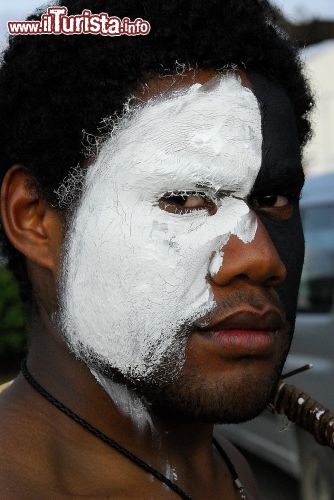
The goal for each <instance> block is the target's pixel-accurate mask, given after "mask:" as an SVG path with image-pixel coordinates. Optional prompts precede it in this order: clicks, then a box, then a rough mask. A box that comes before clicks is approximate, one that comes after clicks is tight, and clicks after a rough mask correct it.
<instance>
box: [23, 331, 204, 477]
mask: <svg viewBox="0 0 334 500" xmlns="http://www.w3.org/2000/svg"><path fill="white" fill-rule="evenodd" d="M45 326H46V325H45V323H44V325H43V324H42V323H40V324H35V325H34V330H35V331H34V335H33V336H32V341H31V346H30V351H29V355H28V362H27V363H28V368H29V370H30V371H31V373H32V375H33V376H34V377H35V378H36V379H37V381H38V382H39V383H40V384H41V385H42V386H43V387H44V388H45V389H46V390H47V391H49V392H50V393H51V394H52V395H53V396H54V397H55V398H57V399H58V400H59V401H61V402H62V403H63V404H64V405H66V406H68V407H69V408H70V409H71V410H72V411H73V412H75V413H76V414H78V415H79V416H80V417H81V418H83V419H85V420H86V421H88V422H89V423H90V424H92V425H93V426H95V427H97V428H98V429H99V430H100V431H102V432H103V433H105V434H106V435H108V436H109V437H111V438H112V439H114V440H115V441H117V442H119V444H121V445H122V446H124V447H125V448H128V449H129V450H130V451H132V452H133V453H135V454H137V455H138V456H140V457H141V458H142V459H143V460H145V461H147V462H148V463H150V464H152V465H153V466H155V467H157V468H158V469H159V470H161V471H163V472H164V473H166V474H167V473H168V474H169V476H170V479H172V480H173V477H172V476H173V473H172V471H173V470H176V471H177V472H176V473H177V474H178V473H179V472H180V471H184V473H185V474H186V470H185V469H187V468H189V469H191V470H192V472H194V470H197V469H198V470H200V469H201V468H202V470H203V465H204V464H205V465H206V467H205V468H204V470H205V469H206V470H207V469H210V468H212V467H213V460H214V456H213V451H212V445H211V442H212V425H207V424H201V423H198V422H193V421H190V420H184V419H183V420H180V419H178V418H177V417H175V415H173V416H171V415H169V414H168V413H165V414H163V415H162V414H160V413H159V415H157V414H155V413H154V412H153V411H152V409H151V408H149V407H148V405H146V404H145V403H143V402H142V400H141V399H140V398H139V397H138V396H137V395H136V394H135V393H134V392H133V391H131V390H129V389H128V388H127V387H126V386H124V385H122V384H117V383H115V382H112V381H111V380H110V379H106V378H104V377H102V376H101V375H99V374H98V372H96V371H90V370H89V369H88V367H87V366H86V365H85V364H83V363H82V362H80V361H78V360H77V359H76V358H75V357H74V355H73V354H72V353H70V352H69V350H68V348H67V346H66V344H65V342H64V341H63V339H62V338H61V336H60V335H59V334H57V332H56V331H55V330H54V328H53V327H52V326H51V325H50V324H49V323H48V324H47V333H46V334H45ZM45 404H49V403H47V402H45ZM73 425H75V424H73ZM194 436H196V439H194ZM92 439H96V438H95V437H94V436H92ZM169 469H170V470H169Z"/></svg>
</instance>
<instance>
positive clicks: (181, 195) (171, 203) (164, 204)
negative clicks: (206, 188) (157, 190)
mask: <svg viewBox="0 0 334 500" xmlns="http://www.w3.org/2000/svg"><path fill="white" fill-rule="evenodd" d="M159 207H160V208H161V209H162V210H165V211H166V212H169V213H172V214H179V215H183V214H188V213H191V212H195V211H198V210H206V211H207V212H208V213H209V215H214V214H215V213H216V212H217V205H216V203H215V202H214V201H213V200H211V199H210V198H209V197H208V196H207V195H206V194H205V193H198V192H186V191H185V192H177V193H166V194H165V195H164V196H163V197H162V198H160V200H159Z"/></svg>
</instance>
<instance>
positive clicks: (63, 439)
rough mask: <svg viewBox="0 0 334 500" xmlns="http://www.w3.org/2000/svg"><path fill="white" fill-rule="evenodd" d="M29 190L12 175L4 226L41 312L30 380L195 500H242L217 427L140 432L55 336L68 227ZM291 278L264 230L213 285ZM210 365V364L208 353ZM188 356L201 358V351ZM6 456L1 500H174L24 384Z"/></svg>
mask: <svg viewBox="0 0 334 500" xmlns="http://www.w3.org/2000/svg"><path fill="white" fill-rule="evenodd" d="M214 75H215V73H214V72H211V71H204V70H202V71H197V73H196V75H194V74H193V73H192V72H189V73H187V74H185V75H183V76H177V77H175V79H174V80H175V81H174V83H172V80H171V79H163V81H161V80H159V79H156V78H155V79H154V78H153V79H150V80H149V84H148V87H147V88H146V90H145V91H144V92H143V93H138V96H140V97H141V98H142V99H147V98H148V97H150V96H152V95H155V94H156V93H158V92H161V91H164V90H167V89H168V88H170V86H171V85H173V86H174V87H177V86H180V85H190V84H191V83H193V81H196V82H200V83H205V82H206V81H208V80H210V78H212V76H214ZM241 76H242V81H243V85H245V86H249V82H248V80H247V78H246V76H245V75H244V74H242V75H241ZM29 181H31V178H30V176H29V172H28V171H27V170H26V169H25V168H24V166H22V165H14V166H13V167H12V168H11V169H10V170H9V171H8V172H7V174H6V176H5V178H4V181H3V184H2V190H1V216H2V223H3V226H4V229H5V231H6V233H7V236H8V238H9V239H10V241H11V243H12V245H13V246H14V247H15V248H17V249H18V250H19V251H20V252H21V253H22V254H23V255H24V256H25V258H26V261H27V266H28V271H29V276H30V279H31V282H32V284H33V288H34V292H35V296H36V300H37V303H38V311H39V313H38V317H36V318H35V320H34V322H33V323H32V329H33V335H32V336H31V344H30V349H29V355H28V366H29V369H30V371H31V372H32V374H33V375H34V377H35V378H36V379H37V380H38V381H39V382H40V384H41V385H43V386H44V387H45V388H47V390H48V391H49V392H51V394H53V395H54V396H55V397H56V398H57V399H59V400H60V401H62V402H63V403H64V404H65V405H67V406H68V407H70V408H71V409H72V410H73V411H74V412H76V413H77V414H78V415H80V416H81V417H82V418H84V419H85V420H87V421H88V422H90V423H91V424H92V425H94V426H95V427H97V428H98V429H100V430H101V431H102V432H104V433H105V434H107V435H108V436H110V437H112V438H113V439H115V440H116V441H118V442H119V443H121V444H122V445H123V446H124V447H126V448H128V449H129V450H131V451H132V452H133V453H135V454H137V455H138V456H140V457H141V458H142V459H143V460H145V461H147V462H149V463H150V464H151V465H152V466H153V467H155V468H156V469H158V470H160V471H162V472H165V471H166V457H168V462H169V463H170V464H173V466H174V467H175V468H176V470H177V474H178V484H179V486H180V487H182V488H183V489H184V491H186V492H187V493H188V494H189V495H190V496H191V497H192V498H194V499H204V498H210V499H217V500H218V499H221V498H224V499H226V500H237V499H238V498H239V494H238V493H237V491H236V489H235V487H234V485H233V482H232V478H231V474H230V471H229V469H228V467H227V465H226V464H225V462H224V461H223V459H222V458H221V456H220V455H219V454H218V453H217V451H216V450H215V449H214V448H213V446H212V444H211V441H212V432H213V426H212V425H211V424H203V423H201V422H194V421H185V420H184V419H183V420H180V419H178V418H177V416H175V415H173V416H171V415H168V413H167V412H166V413H165V414H164V415H163V416H162V415H161V414H159V417H158V416H157V415H153V416H152V417H153V419H154V425H155V427H156V429H157V431H158V434H159V436H160V442H159V443H158V442H157V439H152V435H151V433H150V432H148V431H144V432H139V431H138V429H137V428H136V426H135V425H134V423H133V422H132V421H131V419H130V418H129V417H127V416H125V415H124V414H122V413H121V412H120V411H119V410H118V408H117V406H116V405H115V404H114V403H113V401H112V400H111V399H110V397H109V396H108V395H107V394H106V393H105V392H104V390H103V389H102V388H101V387H100V386H99V385H98V384H97V383H96V381H95V379H94V377H93V376H92V374H91V373H90V371H89V370H88V368H87V367H86V366H85V365H84V364H83V363H81V362H80V361H78V360H77V359H75V357H74V356H73V355H72V354H71V353H70V352H69V350H68V348H67V346H66V344H65V342H64V340H63V339H62V337H61V335H60V334H59V332H57V331H56V330H55V328H54V327H53V326H52V324H51V321H50V315H51V313H52V312H53V311H54V310H55V309H56V306H57V299H56V282H57V276H58V272H59V265H60V250H61V245H62V241H63V218H62V215H61V214H60V213H59V212H57V211H56V210H55V209H52V208H50V206H48V204H47V203H46V202H45V201H44V200H43V198H42V197H40V196H39V195H38V193H36V192H34V190H32V189H31V186H30V183H29ZM285 277H286V270H285V267H284V264H283V263H282V261H281V259H280V257H279V255H278V253H277V251H276V249H275V247H274V245H273V243H272V241H271V239H270V237H269V235H268V233H267V231H266V229H265V227H264V226H263V224H262V223H261V221H260V220H258V230H257V233H256V236H255V238H254V240H253V241H252V242H251V243H249V244H245V243H243V242H242V241H241V240H239V239H238V238H237V237H234V236H232V237H231V238H230V239H229V241H228V243H227V245H226V246H225V248H224V265H223V266H222V268H221V269H220V271H219V272H218V274H217V275H215V277H214V278H212V281H211V285H212V290H213V293H214V295H215V298H216V300H217V301H219V300H222V299H223V298H226V297H228V295H229V293H231V290H232V289H234V287H236V286H239V285H240V284H241V286H251V287H253V288H254V289H255V290H256V289H257V288H260V287H267V288H268V289H271V288H272V287H273V286H275V285H277V284H279V283H281V282H283V281H284V279H285ZM245 283H246V285H245ZM206 355H207V356H210V352H209V353H207V354H206ZM187 356H189V358H190V359H191V356H194V359H196V356H197V357H198V356H199V355H198V353H197V352H196V343H194V344H193V346H192V349H189V350H188V351H187ZM196 361H197V362H198V363H199V365H200V366H201V365H203V366H206V365H207V364H208V363H207V362H208V361H210V359H204V358H203V359H202V360H201V359H200V358H199V357H198V359H196ZM249 366H250V368H251V369H252V370H255V371H259V373H262V372H263V373H265V374H266V373H267V372H268V371H270V366H271V365H270V362H268V363H262V364H261V363H260V362H258V361H255V360H253V361H249ZM237 369H238V367H233V370H237ZM203 370H204V368H203ZM203 373H204V372H203ZM233 373H234V372H233ZM205 375H206V374H205V373H204V376H205ZM207 376H209V375H207ZM194 436H196V439H194ZM219 440H220V443H221V444H222V446H223V448H224V449H225V450H226V451H227V453H228V454H229V456H230V458H231V460H232V461H233V463H234V465H235V467H236V469H237V472H238V474H239V477H240V478H241V480H242V482H243V483H244V484H245V486H246V487H247V489H248V490H249V492H250V493H252V494H253V496H254V498H257V493H256V487H255V483H254V479H253V476H252V474H251V472H250V469H249V467H248V465H247V464H246V462H245V460H244V459H243V457H242V456H241V455H240V454H239V452H238V451H237V450H236V449H235V448H234V447H233V446H232V445H231V444H230V443H228V442H227V441H225V440H224V439H223V438H222V437H221V436H219ZM0 448H1V449H2V450H6V453H2V454H1V456H0V496H1V498H6V499H19V498H20V499H21V498H25V499H34V500H35V499H36V498H66V497H69V496H70V497H81V496H85V497H86V498H134V499H135V498H136V499H138V498H159V499H163V498H166V499H167V498H170V499H173V498H176V495H175V493H173V492H172V491H170V490H169V489H168V488H166V487H165V486H164V485H162V484H161V483H160V482H159V481H157V480H154V481H153V480H152V479H151V478H150V476H149V475H148V474H147V473H145V472H144V471H143V470H142V469H140V468H138V467H137V466H136V465H134V464H132V463H131V462H130V461H129V460H127V459H126V458H124V457H123V456H121V455H120V454H119V453H117V452H116V451H114V450H113V449H111V448H110V447H108V446H107V445H105V444H104V443H102V442H101V441H99V440H98V439H97V438H96V437H95V436H93V435H91V434H90V433H88V432H87V431H86V430H84V429H82V428H81V427H80V426H79V425H77V424H76V423H74V422H73V421H71V420H70V419H69V418H68V417H66V416H65V415H63V414H62V413H61V412H60V411H59V410H57V409H56V408H54V407H53V406H52V405H51V404H50V403H48V402H47V401H46V400H44V399H43V398H42V397H41V396H40V395H39V394H38V393H37V392H35V391H34V390H33V389H32V388H31V387H30V385H29V384H28V383H27V382H26V381H25V379H24V378H23V376H22V375H19V376H18V377H17V379H16V380H15V382H14V383H13V384H12V386H11V387H10V388H9V389H7V390H6V391H5V392H4V393H3V394H2V396H1V398H0Z"/></svg>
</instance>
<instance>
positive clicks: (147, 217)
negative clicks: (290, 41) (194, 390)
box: [61, 75, 262, 380]
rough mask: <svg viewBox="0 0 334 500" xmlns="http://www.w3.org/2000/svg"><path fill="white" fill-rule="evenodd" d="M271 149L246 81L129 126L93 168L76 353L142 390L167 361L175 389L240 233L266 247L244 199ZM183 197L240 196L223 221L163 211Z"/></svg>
mask: <svg viewBox="0 0 334 500" xmlns="http://www.w3.org/2000/svg"><path fill="white" fill-rule="evenodd" d="M261 145H262V134H261V116H260V111H259V106H258V102H257V100H256V98H255V96H254V94H253V93H252V92H251V91H250V90H249V89H247V88H245V87H243V86H242V85H241V83H240V80H239V78H238V77H237V76H234V75H227V76H221V77H218V78H215V79H213V80H211V81H210V82H209V83H208V84H205V85H200V84H194V85H192V86H191V87H188V88H186V89H182V90H177V91H174V92H173V93H172V94H171V95H170V96H168V97H166V95H164V96H160V97H158V98H155V99H151V100H150V101H149V102H148V103H146V104H144V105H142V106H141V107H137V108H136V109H135V110H132V111H131V112H129V113H127V114H126V115H125V116H124V117H123V118H122V120H121V122H120V126H119V127H118V128H117V129H116V131H114V132H113V134H112V136H111V137H110V139H109V140H107V142H106V143H105V144H104V146H103V148H102V150H101V152H100V154H99V156H98V158H97V160H96V162H95V163H94V164H93V165H92V166H90V167H89V170H88V174H87V177H86V182H85V189H84V194H83V197H82V199H81V202H80V205H79V207H78V209H77V212H76V215H75V217H74V219H73V223H72V226H71V228H70V232H69V234H70V238H69V239H68V242H67V245H66V247H65V257H64V262H63V275H62V281H61V307H62V308H61V324H62V328H63V331H64V335H65V336H66V338H67V340H68V342H69V344H70V346H71V347H72V349H73V350H74V352H76V353H77V354H78V355H79V356H82V355H83V356H85V358H86V359H91V360H92V362H96V361H100V362H103V363H105V364H107V365H108V366H111V367H114V368H116V369H118V370H119V371H120V372H121V373H122V374H123V375H125V376H126V377H131V378H133V379H147V380H149V379H150V377H151V376H152V374H155V373H156V371H157V368H159V366H160V365H161V363H162V362H163V361H166V360H173V364H172V367H173V369H172V370H170V369H169V370H168V373H165V377H166V379H167V380H172V378H173V377H175V376H176V375H177V374H178V373H179V371H180V369H181V368H182V366H183V363H184V359H185V345H186V340H187V339H186V335H185V334H180V328H181V327H182V326H183V325H185V324H186V325H189V324H191V323H192V322H194V321H195V320H198V319H199V318H201V317H203V316H204V315H205V314H207V313H208V312H209V311H211V310H212V309H214V307H215V302H214V299H213V295H212V291H211V288H210V285H209V283H208V282H207V275H208V273H209V272H210V273H212V274H213V273H216V272H218V270H219V268H220V266H221V265H222V258H223V253H222V249H223V247H224V245H225V244H226V242H227V241H228V238H229V236H230V235H231V234H235V235H237V236H238V237H239V238H240V239H241V240H242V241H244V242H250V241H251V240H252V239H253V238H254V235H255V232H256V220H255V219H254V218H253V217H252V216H251V214H250V211H249V208H248V206H247V205H246V203H245V202H244V201H243V200H242V199H240V198H245V197H246V196H247V194H248V193H249V192H250V189H251V187H252V186H253V184H254V181H255V179H256V176H257V174H258V171H259V169H260V165H261ZM180 191H192V192H194V191H195V192H198V191H199V192H203V191H204V192H205V193H206V194H207V196H209V197H211V198H216V197H218V196H220V195H219V191H223V192H225V193H226V191H227V192H229V193H231V194H232V195H233V196H231V195H226V194H225V196H221V197H220V199H219V202H218V205H219V208H218V210H217V212H216V213H215V214H214V215H210V214H209V213H208V212H207V211H206V210H198V211H193V212H191V213H187V214H184V215H182V214H172V213H168V212H166V211H164V210H162V209H161V208H159V204H158V202H159V199H160V198H161V197H162V196H163V195H164V194H165V193H167V192H174V193H175V192H180ZM213 256H214V257H213ZM168 366H170V365H168ZM166 379H164V380H166Z"/></svg>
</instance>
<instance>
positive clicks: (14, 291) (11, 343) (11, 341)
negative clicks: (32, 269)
mask: <svg viewBox="0 0 334 500" xmlns="http://www.w3.org/2000/svg"><path fill="white" fill-rule="evenodd" d="M24 347H25V317H24V312H23V306H22V304H21V301H20V298H19V293H18V288H17V285H16V282H15V280H14V278H13V276H12V274H11V273H10V272H9V271H8V270H7V269H6V268H5V267H4V266H2V265H1V264H0V359H1V360H6V361H7V360H8V359H10V358H11V357H13V356H16V355H18V354H20V353H22V352H23V351H24Z"/></svg>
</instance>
